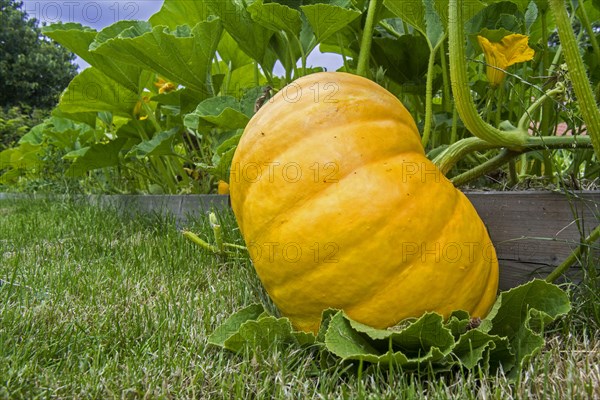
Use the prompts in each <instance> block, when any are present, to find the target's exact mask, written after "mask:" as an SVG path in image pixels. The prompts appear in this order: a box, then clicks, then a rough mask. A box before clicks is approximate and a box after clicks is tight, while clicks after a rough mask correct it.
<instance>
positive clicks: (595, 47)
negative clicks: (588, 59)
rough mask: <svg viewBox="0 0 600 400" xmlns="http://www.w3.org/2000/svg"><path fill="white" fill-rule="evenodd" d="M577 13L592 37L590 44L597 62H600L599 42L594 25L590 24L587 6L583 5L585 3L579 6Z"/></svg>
mask: <svg viewBox="0 0 600 400" xmlns="http://www.w3.org/2000/svg"><path fill="white" fill-rule="evenodd" d="M577 11H578V14H579V15H578V16H579V20H580V21H581V24H582V25H583V27H584V28H585V31H586V32H587V34H588V36H589V37H590V43H591V45H592V50H593V51H594V55H595V56H596V59H597V60H600V46H598V40H596V33H595V32H594V29H593V27H592V24H591V23H590V18H589V17H588V14H587V11H586V10H585V6H584V4H583V2H580V3H579V6H578V7H577Z"/></svg>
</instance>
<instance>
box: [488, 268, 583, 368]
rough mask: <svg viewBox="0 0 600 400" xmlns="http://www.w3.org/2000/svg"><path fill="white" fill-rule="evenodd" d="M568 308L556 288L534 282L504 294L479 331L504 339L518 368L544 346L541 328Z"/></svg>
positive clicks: (561, 294) (562, 295)
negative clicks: (512, 353) (509, 345)
mask: <svg viewBox="0 0 600 400" xmlns="http://www.w3.org/2000/svg"><path fill="white" fill-rule="evenodd" d="M570 309H571V305H570V302H569V298H568V296H567V294H566V293H565V292H563V291H562V290H561V289H560V288H559V287H557V286H555V285H552V284H550V283H547V282H545V281H542V280H539V279H536V280H533V281H531V282H528V283H526V284H524V285H521V286H518V287H516V288H513V289H511V290H509V291H507V292H503V293H501V294H500V296H499V297H498V300H497V301H496V303H495V304H494V306H493V308H492V310H491V311H490V313H489V315H488V316H487V317H486V318H485V319H484V320H483V321H482V323H481V326H480V330H482V331H484V332H487V333H489V334H491V335H497V336H501V337H506V338H507V339H508V340H509V342H510V344H511V349H512V351H513V352H514V354H515V357H516V365H517V366H518V367H521V366H522V365H523V363H524V362H526V361H527V360H528V359H529V358H530V357H531V355H533V354H534V353H535V352H537V351H538V350H539V349H540V348H541V347H542V346H543V344H544V338H543V336H542V333H543V331H544V327H545V326H546V325H548V324H549V323H551V322H552V321H554V320H555V319H556V318H558V317H560V316H562V315H565V314H567V313H568V312H569V311H570Z"/></svg>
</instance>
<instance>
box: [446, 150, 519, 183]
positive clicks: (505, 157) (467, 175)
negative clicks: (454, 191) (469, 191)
mask: <svg viewBox="0 0 600 400" xmlns="http://www.w3.org/2000/svg"><path fill="white" fill-rule="evenodd" d="M519 154H520V153H519V152H516V151H511V150H507V149H503V150H502V151H501V152H500V154H498V155H497V156H495V157H492V158H490V159H489V160H487V161H486V162H484V163H481V164H479V165H478V166H476V167H475V168H473V169H470V170H468V171H467V172H464V173H462V174H460V175H457V176H455V177H454V178H452V179H450V182H452V184H453V185H454V186H457V187H458V186H462V185H464V184H465V183H467V182H470V181H472V180H474V179H476V178H479V177H480V176H483V175H485V174H486V173H488V172H490V171H493V170H495V169H497V168H500V167H501V166H502V165H504V164H505V163H506V162H508V161H510V160H512V159H513V158H515V157H516V156H517V155H519Z"/></svg>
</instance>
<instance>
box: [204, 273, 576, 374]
mask: <svg viewBox="0 0 600 400" xmlns="http://www.w3.org/2000/svg"><path fill="white" fill-rule="evenodd" d="M569 310H570V303H569V299H568V296H567V295H566V293H565V292H563V291H562V290H561V289H559V288H558V287H557V286H555V285H552V284H550V283H547V282H545V281H542V280H533V281H531V282H529V283H527V284H525V285H522V286H519V287H517V288H514V289H511V290H509V291H507V292H504V293H501V294H500V296H499V297H498V299H497V301H496V303H495V304H494V306H493V308H492V310H491V312H490V314H489V316H488V317H487V318H485V319H484V320H483V321H481V323H480V324H479V321H476V320H471V319H470V316H469V314H468V313H467V312H465V311H455V312H454V313H452V315H451V316H450V317H449V318H448V319H447V320H446V321H444V319H443V318H442V316H441V315H439V314H437V313H432V312H430V313H426V314H424V315H423V316H421V317H420V318H418V319H410V320H406V321H403V322H401V323H400V324H399V325H398V326H396V327H392V328H389V329H376V328H373V327H370V326H367V325H364V324H361V323H359V322H357V321H354V320H352V319H351V318H349V317H348V316H347V315H346V314H345V313H344V312H343V311H340V310H326V311H325V312H324V313H323V317H322V322H321V329H320V332H319V334H318V335H317V336H316V338H315V337H314V335H312V334H306V333H303V332H297V331H294V330H293V328H292V325H291V323H290V321H289V320H288V319H287V318H275V317H273V316H270V315H268V314H267V313H266V312H265V309H264V308H263V306H261V305H258V304H253V305H251V306H248V307H246V308H244V309H242V310H240V311H239V312H237V313H235V314H234V315H232V316H231V317H230V318H229V319H228V320H227V321H226V322H225V323H224V324H223V325H221V326H220V327H218V328H217V329H216V330H215V331H214V332H213V334H212V335H211V336H210V337H209V343H210V344H213V345H216V346H220V347H222V348H225V349H228V350H231V351H234V352H240V351H242V350H244V351H268V349H269V348H270V346H276V345H279V344H288V345H289V344H296V345H300V346H301V345H312V346H314V345H317V346H319V347H320V348H322V349H323V350H324V351H327V352H329V353H330V354H332V355H335V356H336V357H338V358H339V359H341V360H342V361H361V362H368V363H372V364H379V365H380V366H382V367H387V366H391V365H393V366H397V367H401V368H402V369H403V370H406V371H416V370H423V368H424V367H427V368H428V370H433V371H441V370H448V369H450V368H465V369H473V368H475V367H478V366H479V367H482V368H484V369H493V370H495V369H497V368H499V367H502V368H503V370H504V371H506V372H508V373H509V374H510V375H509V376H512V377H515V374H516V373H518V372H519V371H520V370H521V368H522V367H523V365H524V363H525V362H526V361H527V360H528V359H529V358H530V357H531V356H532V355H534V354H535V353H536V352H538V351H539V350H540V349H541V348H542V346H543V345H544V337H543V330H544V326H546V325H547V324H549V323H551V322H553V321H554V320H555V319H556V318H558V317H560V316H561V315H564V314H566V313H568V312H569Z"/></svg>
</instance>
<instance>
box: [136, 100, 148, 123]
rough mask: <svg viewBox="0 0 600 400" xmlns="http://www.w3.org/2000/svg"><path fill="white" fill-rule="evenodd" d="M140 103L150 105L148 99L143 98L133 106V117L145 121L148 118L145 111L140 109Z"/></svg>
mask: <svg viewBox="0 0 600 400" xmlns="http://www.w3.org/2000/svg"><path fill="white" fill-rule="evenodd" d="M142 101H143V102H144V103H146V104H148V103H150V97H148V96H143V97H142V100H138V102H137V103H135V106H134V107H133V116H134V117H136V118H137V119H139V120H145V119H147V118H148V115H147V114H146V111H145V110H143V109H142Z"/></svg>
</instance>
